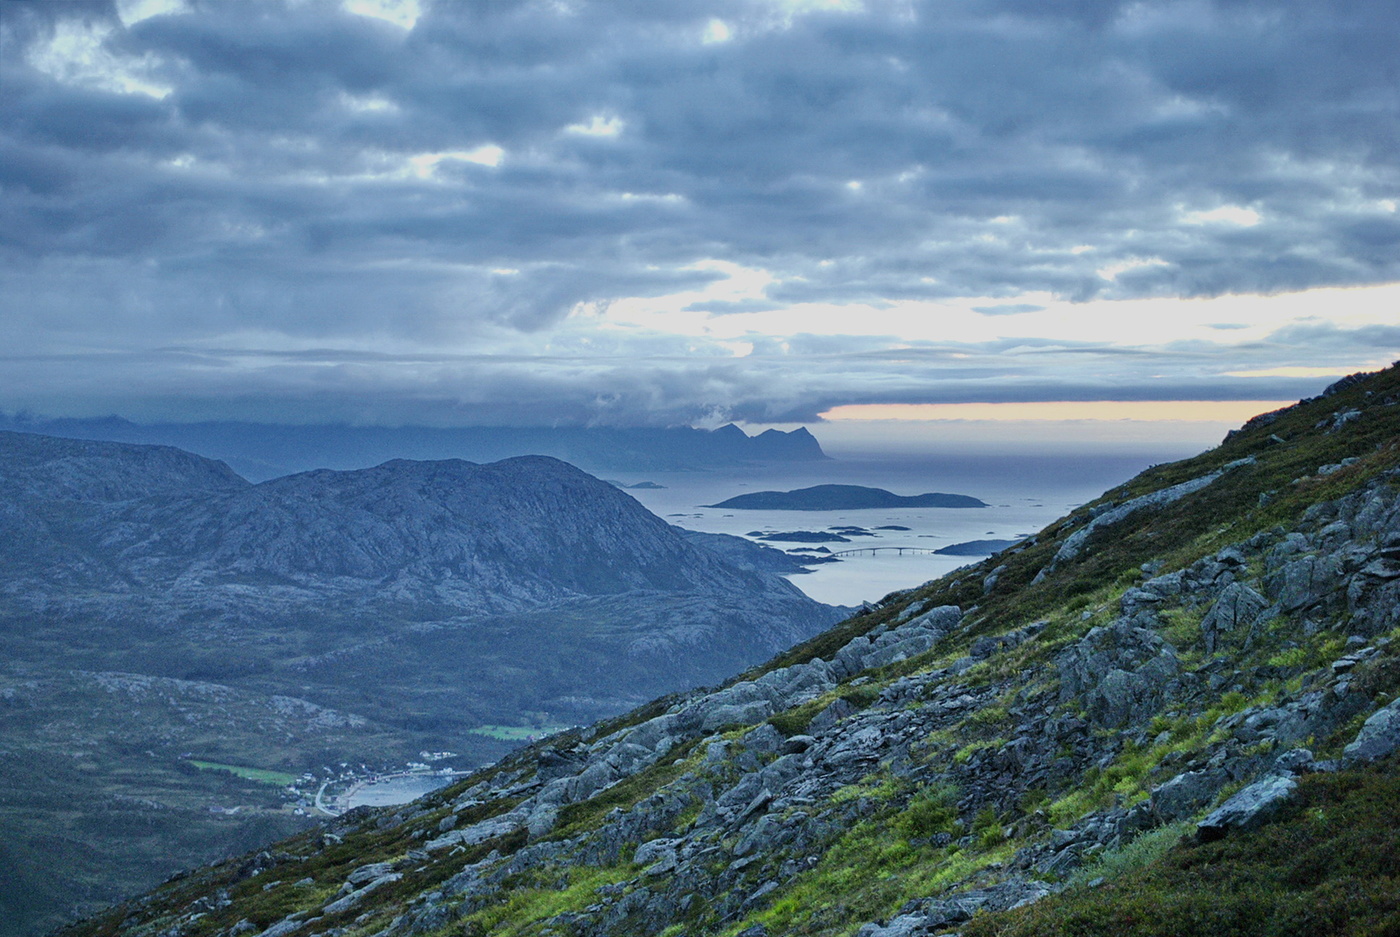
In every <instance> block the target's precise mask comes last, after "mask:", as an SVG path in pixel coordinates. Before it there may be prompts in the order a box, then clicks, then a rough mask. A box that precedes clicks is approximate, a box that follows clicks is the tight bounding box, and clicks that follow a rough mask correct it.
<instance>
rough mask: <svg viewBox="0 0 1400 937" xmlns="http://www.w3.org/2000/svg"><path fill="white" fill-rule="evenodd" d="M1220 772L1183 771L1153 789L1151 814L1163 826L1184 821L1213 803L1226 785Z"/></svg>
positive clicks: (1224, 777)
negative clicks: (1163, 824)
mask: <svg viewBox="0 0 1400 937" xmlns="http://www.w3.org/2000/svg"><path fill="white" fill-rule="evenodd" d="M1225 780H1226V776H1225V774H1224V772H1222V771H1185V772H1182V773H1181V774H1178V775H1177V776H1176V777H1174V778H1172V779H1171V780H1170V781H1167V782H1166V783H1165V784H1162V785H1160V786H1158V787H1155V788H1153V789H1152V796H1151V799H1150V801H1149V803H1151V805H1152V812H1153V813H1154V814H1156V815H1157V817H1158V818H1159V819H1160V820H1161V821H1162V822H1163V823H1171V822H1173V821H1175V820H1181V819H1185V818H1186V817H1189V816H1191V815H1192V814H1193V813H1195V812H1196V811H1197V810H1200V809H1201V808H1202V807H1204V806H1205V805H1206V804H1208V803H1210V802H1211V801H1212V800H1214V799H1215V794H1216V792H1217V791H1219V790H1220V788H1221V786H1222V785H1223V784H1224V783H1225Z"/></svg>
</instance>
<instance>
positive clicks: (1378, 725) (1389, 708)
mask: <svg viewBox="0 0 1400 937" xmlns="http://www.w3.org/2000/svg"><path fill="white" fill-rule="evenodd" d="M1397 748H1400V699H1395V700H1392V701H1391V702H1390V703H1388V704H1387V705H1385V706H1383V707H1381V708H1380V709H1378V710H1376V711H1375V712H1373V713H1372V714H1371V716H1370V718H1368V719H1367V720H1366V722H1365V723H1364V724H1363V725H1362V726H1361V731H1359V732H1357V733H1356V738H1355V739H1354V740H1353V741H1352V743H1351V744H1350V745H1348V746H1347V747H1346V748H1345V749H1344V750H1343V752H1342V760H1343V761H1344V762H1347V763H1350V764H1357V763H1361V762H1367V761H1375V760H1376V759H1377V758H1384V757H1385V756H1386V755H1389V754H1390V753H1391V752H1393V751H1395V750H1396V749H1397Z"/></svg>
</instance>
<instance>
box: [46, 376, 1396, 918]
mask: <svg viewBox="0 0 1400 937" xmlns="http://www.w3.org/2000/svg"><path fill="white" fill-rule="evenodd" d="M1397 637H1400V370H1397V369H1396V368H1392V369H1389V370H1387V371H1385V372H1382V373H1380V374H1377V375H1373V376H1370V377H1368V378H1365V379H1360V380H1356V381H1353V382H1343V385H1342V386H1340V387H1338V388H1337V389H1336V390H1335V391H1334V392H1332V393H1329V394H1328V395H1326V396H1324V397H1321V398H1318V399H1315V400H1311V401H1306V402H1304V403H1302V404H1300V405H1298V406H1296V407H1293V408H1289V409H1288V410H1286V411H1282V412H1280V413H1277V414H1271V415H1268V416H1265V417H1262V418H1258V419H1256V420H1253V421H1251V422H1250V424H1248V425H1246V427H1244V428H1243V429H1242V430H1241V431H1240V432H1237V433H1235V434H1232V435H1231V437H1230V438H1229V439H1228V440H1227V441H1226V442H1224V443H1223V444H1222V445H1221V446H1219V447H1217V448H1215V449H1212V450H1211V451H1209V452H1206V453H1203V454H1202V455H1200V456H1198V457H1196V458H1194V459H1190V460H1186V461H1183V462H1178V463H1173V464H1170V465H1161V466H1156V467H1154V468H1152V469H1150V470H1149V471H1147V472H1144V473H1143V474H1141V475H1140V476H1138V477H1137V478H1135V479H1133V480H1132V481H1131V482H1129V483H1127V484H1126V485H1123V486H1121V487H1120V488H1117V489H1115V490H1113V491H1110V492H1107V493H1105V495H1104V496H1103V497H1102V498H1100V499H1098V500H1096V501H1095V502H1093V503H1091V504H1087V505H1085V506H1084V507H1082V508H1080V509H1078V510H1076V511H1075V512H1073V513H1072V514H1071V515H1069V516H1067V517H1065V518H1063V519H1061V520H1059V521H1057V522H1056V523H1054V524H1052V525H1050V527H1048V528H1047V529H1045V530H1044V531H1041V532H1040V533H1039V534H1038V535H1037V536H1036V537H1035V538H1033V539H1032V540H1030V541H1027V542H1026V543H1024V544H1021V545H1019V546H1017V547H1014V548H1012V549H1011V550H1009V551H1006V552H1003V553H1002V554H999V555H998V556H995V557H992V558H990V559H988V560H986V561H984V562H982V563H979V564H976V565H974V566H970V567H965V568H963V569H961V570H958V571H955V572H954V573H952V574H950V575H948V576H946V577H944V578H943V579H940V580H937V581H935V582H931V583H927V584H925V585H923V586H920V587H918V588H916V589H912V590H909V591H907V592H901V593H896V594H893V595H891V596H888V597H886V599H884V600H883V601H882V602H881V603H879V605H878V607H876V608H874V609H872V610H870V611H868V612H867V613H866V614H863V615H860V616H857V617H855V618H852V619H849V620H847V621H845V622H843V623H842V624H840V625H838V626H837V627H836V628H834V629H832V630H830V631H828V632H826V633H824V634H822V635H820V636H818V637H817V638H814V639H812V640H810V641H808V642H806V643H804V644H802V645H800V646H798V647H795V648H793V649H792V650H790V651H788V652H786V653H784V654H782V655H780V656H779V657H777V658H775V659H774V660H772V661H770V662H769V663H767V664H765V665H764V666H762V667H758V668H755V669H753V670H752V671H750V672H748V673H745V674H743V675H741V676H740V677H738V678H736V679H735V680H733V681H731V682H730V683H728V684H726V685H725V686H724V687H722V688H719V689H717V690H714V691H706V692H695V693H689V694H683V695H680V696H675V697H667V698H664V699H660V700H657V701H655V702H654V703H651V704H649V705H648V706H645V707H642V708H640V709H638V710H636V711H634V712H632V713H630V714H628V715H627V716H624V717H620V718H618V719H614V720H612V721H610V722H606V723H602V724H600V725H597V726H594V727H591V728H589V729H586V730H576V731H572V732H569V733H564V734H561V735H558V736H555V737H553V738H551V739H548V740H545V741H544V742H541V743H537V744H535V745H533V746H531V747H530V748H528V749H524V750H522V751H519V752H517V753H515V754H513V755H511V756H509V757H508V758H507V759H506V760H504V761H503V762H501V763H500V764H498V765H496V766H493V767H491V768H489V769H486V770H484V771H482V772H480V773H479V774H478V775H476V776H474V777H472V778H468V779H466V780H465V781H463V782H461V783H460V784H457V785H455V786H453V787H451V788H446V789H444V790H442V791H439V792H436V793H434V794H432V795H429V796H428V797H425V798H423V799H422V800H420V801H418V802H416V803H415V804H414V805H412V806H410V807H408V808H403V809H398V810H384V811H379V812H372V811H364V812H356V813H355V814H354V815H353V816H347V817H345V818H342V819H341V820H340V821H339V822H338V823H337V824H336V825H334V826H332V827H330V828H328V829H326V830H324V831H310V832H307V833H304V834H302V835H300V836H298V837H295V838H292V839H289V840H286V841H284V842H283V843H282V844H280V845H279V846H278V847H276V848H275V849H272V850H268V851H265V852H263V853H259V854H257V855H255V856H252V857H245V858H243V859H239V860H236V861H230V862H226V863H223V864H220V865H216V866H211V867H206V868H203V869H199V870H196V871H194V872H192V873H190V874H189V875H188V876H186V877H185V878H183V879H180V880H179V881H175V882H171V883H169V884H167V885H166V886H165V887H164V888H162V889H159V890H157V891H156V892H153V893H151V894H150V895H147V896H145V897H143V898H140V899H136V900H133V901H131V902H127V903H125V904H123V905H120V906H118V907H116V908H114V909H112V910H111V911H110V912H108V913H106V914H104V915H100V916H98V917H96V918H93V919H91V920H89V921H86V922H84V923H82V924H81V925H78V926H76V927H74V928H72V929H71V934H72V935H73V937H78V935H82V937H116V935H118V934H121V935H123V937H126V935H147V934H149V935H152V937H155V935H163V937H225V935H228V937H233V935H237V934H243V933H248V934H261V935H263V937H313V935H326V937H371V935H374V937H400V935H404V937H408V935H418V934H426V935H449V934H450V935H487V934H492V935H495V934H501V935H517V934H518V935H547V934H552V935H575V937H581V935H599V937H601V935H611V934H649V935H652V934H661V935H666V937H680V935H689V937H695V935H724V937H741V935H742V937H759V935H813V937H816V935H829V937H838V935H840V937H845V935H852V934H856V935H859V937H896V935H911V934H939V933H953V932H961V933H965V934H969V935H974V934H975V935H979V937H989V935H993V934H999V935H1000V934H1005V935H1011V934H1016V935H1021V934H1066V935H1068V934H1076V935H1082V934H1105V935H1108V934H1176V935H1185V934H1201V935H1216V934H1240V935H1245V934H1248V935H1266V934H1283V933H1289V934H1334V933H1345V934H1382V933H1400V909H1397V905H1396V901H1397V899H1396V895H1397V890H1396V875H1397V866H1396V860H1395V858H1394V857H1395V856H1396V855H1400V850H1397V848H1396V847H1397V845H1400V844H1397V842H1396V839H1395V837H1396V833H1395V830H1396V829H1397V824H1396V820H1397V819H1400V817H1397V816H1396V814H1395V809H1396V808H1395V803H1396V797H1395V795H1396V793H1398V792H1400V787H1397V785H1400V765H1397V762H1396V757H1397V756H1396V755H1394V754H1390V753H1388V748H1387V746H1391V747H1394V746H1400V703H1395V700H1396V696H1397V693H1400V642H1396V641H1395V639H1396V638H1397ZM1202 824H1203V825H1202Z"/></svg>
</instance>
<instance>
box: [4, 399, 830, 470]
mask: <svg viewBox="0 0 1400 937" xmlns="http://www.w3.org/2000/svg"><path fill="white" fill-rule="evenodd" d="M0 430H13V431H18V432H27V433H36V434H41V435H48V436H60V437H65V438H75V439H91V440H104V441H113V442H126V443H142V444H148V445H165V446H178V447H180V448H181V449H186V450H189V451H191V452H197V453H199V454H201V455H204V456H207V457H209V458H213V459H221V460H223V461H225V462H227V463H228V464H229V465H231V466H233V467H234V468H236V469H237V470H238V471H240V472H241V473H242V474H243V475H244V476H246V477H248V478H251V479H254V480H256V481H266V480H268V479H271V478H277V477H280V476H283V475H289V474H292V473H295V472H303V471H308V470H311V469H318V468H331V469H358V468H367V467H369V466H373V465H377V464H379V463H382V462H385V461H388V460H390V459H396V458H407V459H414V460H419V461H439V460H444V459H470V460H473V461H478V462H491V461H497V460H500V459H506V458H510V457H512V456H521V455H548V456H554V457H556V458H559V459H562V460H564V461H566V462H569V463H570V464H573V465H578V466H581V467H583V468H585V469H588V470H589V471H612V470H628V471H647V470H651V471H683V470H691V469H706V468H719V467H732V466H740V465H746V464H751V463H759V462H811V461H819V460H822V459H825V458H826V454H825V453H823V452H822V448H821V445H820V443H818V442H817V440H816V438H815V437H814V436H812V434H811V433H809V432H807V430H806V429H803V428H799V429H795V430H792V431H791V432H786V433H784V432H781V431H779V430H771V429H770V430H765V431H764V432H762V433H760V434H758V435H757V436H749V435H748V434H747V433H745V432H744V431H743V430H741V429H740V428H739V427H737V426H735V425H734V424H732V423H730V424H728V425H726V426H723V427H720V428H719V429H715V430H703V429H693V428H691V427H671V428H649V427H635V428H624V427H509V426H504V427H494V426H468V427H453V428H439V427H428V426H346V425H335V424H318V425H308V426H296V425H284V424H272V423H238V422H205V423H133V422H131V421H129V420H124V419H122V418H120V417H116V416H112V417H103V418H100V419H75V418H63V419H39V418H34V417H27V416H21V415H13V416H5V415H4V414H0Z"/></svg>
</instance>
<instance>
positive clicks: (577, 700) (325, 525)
mask: <svg viewBox="0 0 1400 937" xmlns="http://www.w3.org/2000/svg"><path fill="white" fill-rule="evenodd" d="M735 432H738V431H737V430H736V431H735ZM740 435H742V433H740ZM744 438H748V437H744ZM797 569H799V567H798V566H797V565H796V561H795V560H793V559H792V558H789V557H787V556H785V555H784V554H783V553H781V552H780V551H777V550H772V549H769V548H766V547H762V546H760V545H758V544H753V543H750V542H748V541H746V540H744V539H743V538H739V537H728V536H724V535H719V534H696V533H692V532H688V531H683V530H681V529H679V528H676V527H673V526H671V525H669V524H667V523H666V522H665V521H663V520H661V519H660V518H658V517H656V516H655V515H653V514H651V513H650V512H648V511H647V510H646V509H645V508H643V507H642V506H641V505H640V504H639V503H637V502H636V501H635V500H634V499H633V498H632V497H631V496H629V495H628V494H626V493H625V492H623V491H620V490H619V489H617V488H616V487H614V486H612V485H610V484H607V483H606V482H603V481H600V480H598V479H596V478H594V477H592V476H590V475H588V474H586V473H585V472H583V471H581V470H579V469H577V468H575V467H573V466H572V465H569V464H567V463H564V462H561V461H559V460H558V459H554V458H550V457H547V456H524V457H518V458H512V459H506V460H503V461H500V462H495V463H492V464H488V465H479V464H475V463H472V462H467V461H462V460H455V459H454V460H442V461H431V462H420V461H408V460H402V459H399V460H393V461H389V462H385V463H384V464H382V465H378V466H375V467H372V468H365V469H359V470H355V471H334V470H328V469H321V470H317V471H311V472H304V473H300V474H296V475H291V476H287V477H282V478H277V479H273V480H269V481H265V482H262V483H259V484H253V483H250V482H249V481H247V480H246V479H244V478H242V477H240V476H239V475H238V474H236V473H235V472H234V471H232V470H231V469H230V468H229V466H227V465H226V464H224V463H222V462H218V461H214V460H210V459H206V458H203V457H201V456H197V455H194V454H192V453H189V452H184V451H182V450H179V449H175V448H171V447H164V446H149V445H136V444H127V443H113V442H97V441H90V440H79V439H66V438H57V437H52V436H44V435H36V434H29V433H16V432H0V789H8V790H12V791H15V792H23V794H22V796H23V797H24V798H26V800H25V805H24V806H22V808H17V809H16V810H15V811H13V812H9V811H7V810H6V799H5V798H6V797H8V796H11V795H4V796H0V822H3V823H5V824H7V828H8V829H11V830H12V831H13V832H14V836H13V837H12V838H11V841H10V842H9V843H7V844H6V845H5V846H4V847H3V848H0V863H3V864H4V865H6V866H8V865H10V864H11V863H12V862H13V863H16V864H18V865H21V866H24V867H26V868H33V869H36V870H39V871H37V872H36V873H35V874H36V875H38V876H39V879H42V881H39V880H38V879H36V880H35V881H34V882H31V884H32V885H33V888H32V889H28V890H27V891H26V894H27V895H31V894H32V895H51V896H55V897H52V898H51V899H49V898H46V899H43V900H40V899H37V898H36V899H34V900H35V901H37V902H38V904H37V906H36V907H32V908H29V910H28V911H25V912H24V913H22V914H20V917H21V918H23V919H24V920H31V921H32V920H37V919H45V920H47V919H48V918H46V917H44V916H45V915H48V914H52V913H56V912H55V908H54V907H53V906H52V904H46V902H49V901H67V902H74V901H76V902H78V903H79V904H81V906H82V907H89V908H90V907H92V906H93V905H92V904H91V902H94V901H95V902H105V901H109V900H112V899H114V898H116V897H118V896H119V895H120V894H121V893H123V892H124V891H127V890H130V889H131V888H135V887H143V885H145V884H150V883H153V882H154V881H158V880H159V878H160V877H163V876H164V875H165V874H169V872H171V871H174V870H175V868H177V867H179V866H183V865H188V864H190V863H192V862H199V861H205V860H207V859H210V858H214V857H215V856H217V855H218V854H219V851H221V850H223V849H226V848H230V847H229V844H230V843H236V844H239V847H238V848H246V847H248V846H250V845H252V844H254V843H256V842H257V841H258V835H261V836H270V835H273V834H274V833H277V832H288V831H289V828H288V827H287V826H286V824H287V823H288V822H291V819H292V818H291V817H290V815H289V814H287V813H286V811H285V810H283V809H281V807H280V803H281V801H280V799H279V796H278V795H277V794H276V793H275V792H268V793H264V794H256V795H251V794H249V793H248V792H246V791H244V792H242V793H239V792H238V791H237V790H233V789H230V790H225V789H224V787H221V786H220V785H225V786H226V785H227V784H229V783H234V782H229V781H227V780H221V781H218V782H217V783H214V782H213V781H207V780H203V781H202V780H200V779H199V778H197V777H194V778H192V777H191V776H190V774H189V771H183V773H182V772H181V771H176V770H175V769H176V768H177V767H179V765H180V764H182V763H183V762H181V759H182V758H183V757H185V756H189V757H192V758H194V759H196V760H198V759H204V760H205V761H209V762H217V763H232V764H234V765H241V766H244V767H246V768H252V769H273V770H276V771H282V772H289V773H290V774H292V775H298V774H300V773H302V772H303V771H306V770H316V769H318V768H319V766H321V765H326V764H335V763H339V762H348V763H359V762H368V763H372V764H384V765H387V764H393V763H395V762H397V763H398V764H402V763H403V760H404V759H405V758H411V757H413V754H412V753H416V752H417V751H419V750H420V749H423V750H430V751H441V750H448V751H453V752H457V753H459V756H460V757H459V758H458V759H457V760H456V761H455V762H453V763H455V764H459V765H470V764H476V763H481V762H483V761H485V760H487V759H489V758H492V757H496V756H498V755H499V754H501V753H502V752H504V751H505V750H506V748H507V747H508V746H506V745H505V744H504V743H503V742H500V741H495V740H493V739H491V738H487V737H485V736H483V735H479V734H474V730H476V729H477V728H478V727H481V726H483V725H492V726H507V727H515V728H518V729H521V730H524V729H528V728H529V727H531V726H543V725H555V726H557V725H571V724H576V723H583V722H588V721H592V720H593V719H596V718H599V717H601V716H606V715H610V714H613V713H617V712H620V711H623V710H625V709H627V708H628V707H630V706H633V705H636V704H637V703H638V702H640V701H643V700H646V699H649V698H651V697H653V696H655V695H657V694H662V693H668V692H673V691H676V690H680V689H684V688H688V687H691V686H695V685H700V684H708V683H713V682H715V681H717V680H719V679H721V678H722V677H724V676H725V675H726V674H729V673H732V672H734V671H735V670H738V669H742V668H744V667H747V666H751V665H753V664H755V663H757V662H759V661H761V660H763V659H765V658H766V657H768V656H770V655H771V654H773V653H775V652H777V651H779V650H781V649H783V648H786V647H788V646H790V645H791V644H793V643H794V642H797V641H800V640H803V639H805V638H808V637H810V636H811V635H813V634H816V633H818V632H819V631H821V630H822V629H823V628H825V627H827V626H829V625H830V624H831V623H832V622H834V621H836V620H837V619H838V618H840V617H841V615H842V614H843V613H844V612H843V610H841V609H836V608H833V607H830V606H825V605H821V604H819V603H817V602H814V601H812V600H811V599H809V598H807V597H806V596H805V595H803V594H802V592H801V591H799V590H798V589H797V588H796V587H795V586H793V585H792V584H791V583H789V582H788V581H787V580H786V579H784V578H783V577H782V574H783V573H790V572H794V571H796V570H797ZM114 688H115V689H114ZM132 688H135V689H132ZM138 692H139V693H142V694H146V695H148V696H154V697H156V698H158V699H159V700H160V701H161V706H158V707H145V708H142V709H141V710H140V711H139V713H137V714H135V715H133V716H132V717H131V718H130V719H128V720H126V721H121V720H118V722H119V731H116V730H113V728H112V726H110V725H108V723H107V722H104V721H103V719H99V718H98V714H99V713H106V712H107V711H108V709H109V708H110V707H116V708H115V709H114V710H112V714H114V715H115V714H116V713H121V712H133V713H136V712H137V711H136V710H132V709H131V707H132V705H134V703H133V701H134V700H135V699H136V697H135V696H133V695H132V694H133V693H138ZM141 698H143V699H144V698H145V697H141ZM45 700H66V701H68V702H66V703H65V704H64V705H65V707H66V710H65V711H67V712H69V713H70V717H65V718H64V719H62V720H59V721H57V722H55V721H54V720H53V719H52V718H50V717H49V716H48V715H46V713H52V712H54V710H53V704H52V703H49V702H45ZM83 712H92V713H93V714H94V715H93V717H92V718H86V717H82V716H81V715H79V716H71V714H72V713H78V714H81V713H83ZM269 714H272V715H269ZM104 718H105V716H104ZM200 726H207V727H209V728H208V729H199V728H198V727H200ZM216 726H217V730H215V729H214V728H213V727H216ZM192 730H193V731H192ZM332 730H333V731H332ZM328 733H330V734H328ZM72 752H80V753H85V754H83V755H82V758H81V759H80V760H82V763H83V764H84V765H86V767H84V768H82V769H81V770H82V771H83V772H84V773H83V774H82V779H83V781H82V784H81V785H77V781H76V776H74V775H73V774H72V772H73V771H74V770H77V769H75V768H74V767H73V762H72V758H73V757H74V756H72V755H71V754H70V753H72ZM55 759H56V761H55ZM195 774H196V775H197V774H198V772H197V771H196V772H195ZM211 784H212V785H213V786H212V787H210V785H211ZM201 785H203V786H201ZM253 786H254V787H257V786H258V785H257V784H254V785H253ZM250 798H251V799H250ZM211 801H212V802H213V803H215V804H224V805H227V806H228V809H232V808H233V807H235V806H236V807H239V808H240V811H241V812H239V813H237V814H236V815H234V814H230V815H229V818H228V819H227V821H226V822H224V821H221V822H223V823H224V827H226V829H225V828H221V829H222V832H218V831H211V832H209V835H208V836H207V837H205V838H203V839H201V836H202V835H203V834H200V835H195V833H194V832H193V831H195V830H197V829H201V828H202V827H201V824H205V825H207V823H208V822H210V819H209V818H210V815H209V813H208V810H207V809H206V806H203V805H207V804H208V803H209V802H211ZM269 801H270V806H268V803H269ZM151 804H155V805H157V808H159V809H157V808H152V807H151V806H150V805H151ZM220 809H223V808H220ZM187 810H194V811H195V812H194V814H186V813H184V812H182V811H187ZM55 811H58V812H55ZM153 811H154V812H153ZM161 811H164V812H161ZM60 814H61V816H60ZM118 818H124V819H121V820H120V822H118ZM133 824H134V826H133ZM138 827H139V828H140V829H142V830H143V831H144V832H143V833H142V835H141V836H131V835H128V833H127V832H123V831H124V830H127V831H129V830H130V829H136V828H138ZM59 828H65V829H69V830H70V831H71V832H69V833H67V834H65V835H64V837H62V843H58V841H57V840H54V839H52V837H50V838H49V839H46V838H45V837H46V836H48V835H49V832H48V831H51V830H55V829H59ZM254 830H263V833H262V834H258V835H255V833H254V832H252V831H254ZM216 832H217V835H215V833H216ZM250 837H252V838H250ZM45 843H49V845H44V844H45ZM65 850H66V851H67V852H68V853H71V855H69V858H67V859H60V854H61V853H63V852H64V851H65ZM211 850H213V851H212V852H211ZM102 856H105V857H106V858H105V859H104V858H101V857H102ZM75 857H76V858H75ZM79 867H81V868H84V869H92V870H94V871H93V872H92V880H91V881H90V882H88V883H87V885H86V886H85V889H79V890H78V892H76V893H73V894H70V892H71V891H72V890H71V889H65V888H63V887H60V885H61V884H62V883H61V882H59V881H58V880H57V879H54V880H52V881H51V880H50V879H48V878H44V875H49V876H50V877H52V876H54V875H59V876H61V875H62V874H63V869H65V868H79ZM45 869H47V870H49V871H48V872H43V870H45ZM104 870H105V871H104ZM41 872H43V874H40V873H41ZM157 873H159V875H157ZM153 876H155V877H153ZM75 894H76V895H77V897H75V896H74V895H75ZM25 900H26V901H28V900H29V899H28V898H25ZM84 902H87V903H84ZM0 904H3V895H0ZM11 910H13V909H11ZM36 914H37V915H39V918H34V917H33V915H36ZM6 916H8V915H6ZM25 926H26V927H29V926H30V925H25ZM8 932H11V931H8V930H3V929H0V933H8Z"/></svg>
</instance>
